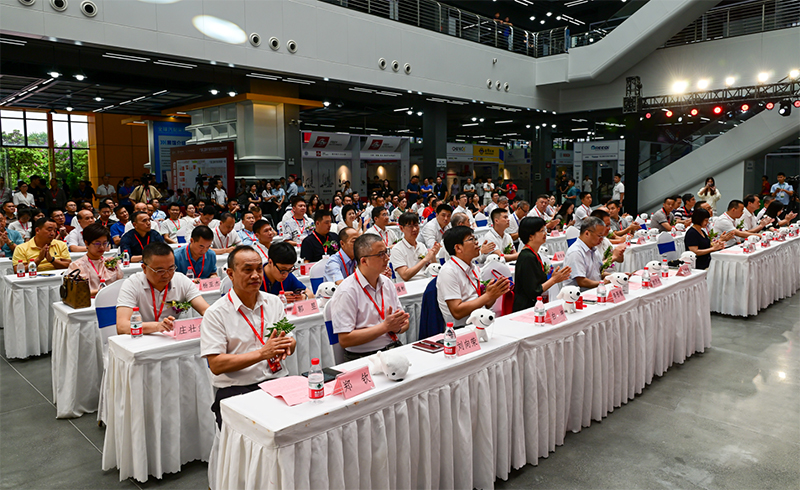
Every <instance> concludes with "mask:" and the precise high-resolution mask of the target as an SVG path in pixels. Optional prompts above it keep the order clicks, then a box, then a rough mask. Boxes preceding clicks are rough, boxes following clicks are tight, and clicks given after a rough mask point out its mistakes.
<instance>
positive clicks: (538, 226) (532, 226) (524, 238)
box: [519, 216, 546, 243]
mask: <svg viewBox="0 0 800 490" xmlns="http://www.w3.org/2000/svg"><path fill="white" fill-rule="evenodd" d="M545 225H546V223H545V221H544V220H543V219H542V218H539V217H535V216H526V217H525V218H522V221H520V222H519V239H520V241H521V242H522V243H528V240H530V239H531V235H534V234H536V233H539V232H540V231H541V230H542V228H544V226H545Z"/></svg>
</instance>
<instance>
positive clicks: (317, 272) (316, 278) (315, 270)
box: [308, 257, 330, 294]
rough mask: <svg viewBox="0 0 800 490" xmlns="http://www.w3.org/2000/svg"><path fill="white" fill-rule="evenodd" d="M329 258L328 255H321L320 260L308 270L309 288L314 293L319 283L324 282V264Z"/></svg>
mask: <svg viewBox="0 0 800 490" xmlns="http://www.w3.org/2000/svg"><path fill="white" fill-rule="evenodd" d="M329 258H330V257H323V259H322V260H320V261H319V262H317V263H316V264H314V265H313V266H311V270H310V271H308V277H309V279H310V281H311V290H312V291H313V292H314V294H317V288H319V285H320V284H322V283H323V282H325V265H326V264H327V263H328V259H329Z"/></svg>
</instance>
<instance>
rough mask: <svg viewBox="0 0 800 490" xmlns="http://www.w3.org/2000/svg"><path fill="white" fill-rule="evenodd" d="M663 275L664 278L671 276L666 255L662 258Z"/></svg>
mask: <svg viewBox="0 0 800 490" xmlns="http://www.w3.org/2000/svg"><path fill="white" fill-rule="evenodd" d="M661 277H662V278H663V279H668V278H669V265H668V264H667V259H666V257H665V258H663V259H661Z"/></svg>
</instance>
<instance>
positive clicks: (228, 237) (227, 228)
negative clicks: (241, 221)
mask: <svg viewBox="0 0 800 490" xmlns="http://www.w3.org/2000/svg"><path fill="white" fill-rule="evenodd" d="M235 225H236V218H234V217H233V215H232V214H231V213H222V216H220V217H219V226H217V227H216V228H214V229H213V234H214V237H213V238H214V239H213V240H212V241H211V250H213V251H214V253H216V254H217V255H221V254H228V253H231V252H233V249H234V248H236V247H238V246H239V245H241V244H242V237H240V236H239V234H238V233H236V232H235V231H233V227H234V226H235Z"/></svg>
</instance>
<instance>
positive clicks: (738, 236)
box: [712, 199, 755, 248]
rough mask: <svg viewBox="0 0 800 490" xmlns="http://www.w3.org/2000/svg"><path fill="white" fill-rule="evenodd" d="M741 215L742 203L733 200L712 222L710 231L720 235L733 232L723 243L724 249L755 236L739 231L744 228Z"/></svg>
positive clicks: (742, 211)
mask: <svg viewBox="0 0 800 490" xmlns="http://www.w3.org/2000/svg"><path fill="white" fill-rule="evenodd" d="M743 213H744V203H743V202H742V201H740V200H738V199H734V200H732V201H731V202H729V203H728V210H727V211H725V212H724V213H722V214H721V215H720V216H719V217H718V218H717V219H716V220H715V221H714V227H713V228H712V229H713V230H714V231H715V232H717V233H719V234H720V235H723V234H725V233H728V232H733V236H732V237H731V239H730V240H728V241H727V242H725V247H726V248H727V247H732V246H734V245H736V244H737V243H741V242H743V241H745V240H746V239H747V237H749V236H751V235H754V234H755V233H750V232H747V231H743V230H741V229H740V228H741V227H744V224H743V222H742V220H741V217H742V214H743Z"/></svg>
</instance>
